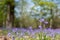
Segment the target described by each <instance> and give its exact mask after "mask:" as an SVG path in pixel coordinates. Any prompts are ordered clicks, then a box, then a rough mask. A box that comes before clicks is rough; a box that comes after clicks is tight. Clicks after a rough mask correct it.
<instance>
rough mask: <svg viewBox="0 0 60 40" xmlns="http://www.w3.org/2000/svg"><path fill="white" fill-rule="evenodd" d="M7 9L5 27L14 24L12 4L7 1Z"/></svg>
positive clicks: (10, 26)
mask: <svg viewBox="0 0 60 40" xmlns="http://www.w3.org/2000/svg"><path fill="white" fill-rule="evenodd" d="M7 9H8V10H7V19H6V28H12V27H13V26H14V5H13V4H12V3H11V2H7Z"/></svg>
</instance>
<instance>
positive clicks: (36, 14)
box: [0, 0, 60, 28]
mask: <svg viewBox="0 0 60 40" xmlns="http://www.w3.org/2000/svg"><path fill="white" fill-rule="evenodd" d="M41 19H44V21H45V22H48V24H44V23H43V22H40V20H41ZM30 26H32V27H33V28H38V26H43V28H60V0H0V27H3V28H12V27H19V28H22V27H24V28H28V27H30Z"/></svg>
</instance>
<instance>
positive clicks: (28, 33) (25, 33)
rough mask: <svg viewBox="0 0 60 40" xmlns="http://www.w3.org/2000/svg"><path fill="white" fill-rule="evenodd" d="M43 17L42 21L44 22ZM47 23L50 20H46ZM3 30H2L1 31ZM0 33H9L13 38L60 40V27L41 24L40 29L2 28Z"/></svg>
mask: <svg viewBox="0 0 60 40" xmlns="http://www.w3.org/2000/svg"><path fill="white" fill-rule="evenodd" d="M43 21H44V19H41V20H40V22H43ZM44 23H45V24H47V23H48V22H45V21H44ZM1 30H2V31H1ZM1 30H0V35H7V36H8V37H11V38H12V40H60V29H51V28H48V29H47V28H45V29H43V28H42V26H39V29H33V28H32V27H31V26H30V27H29V28H12V29H5V28H4V29H1Z"/></svg>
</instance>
